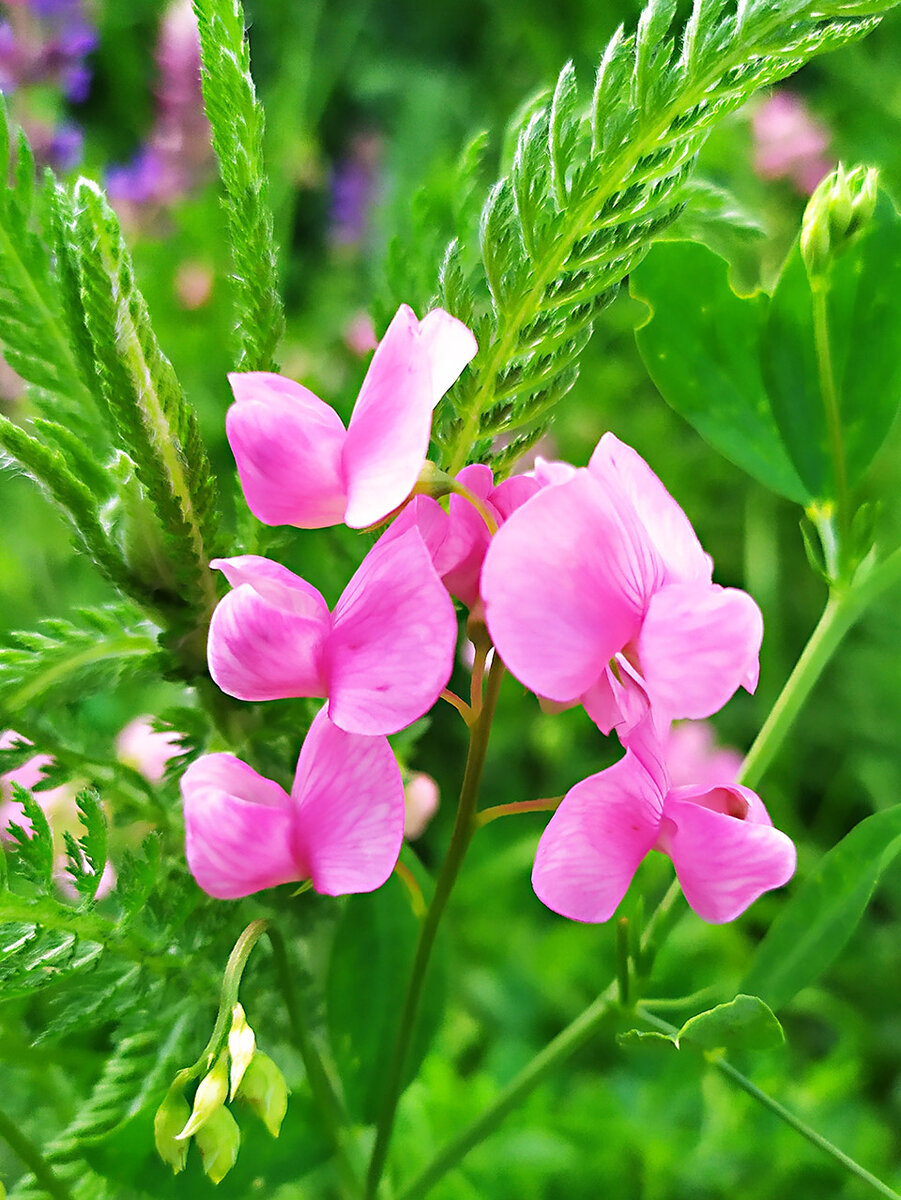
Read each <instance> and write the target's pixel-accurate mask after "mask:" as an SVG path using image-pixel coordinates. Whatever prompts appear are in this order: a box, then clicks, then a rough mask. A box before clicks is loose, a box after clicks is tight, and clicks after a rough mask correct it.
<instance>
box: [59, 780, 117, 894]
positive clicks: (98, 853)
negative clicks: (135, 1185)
mask: <svg viewBox="0 0 901 1200" xmlns="http://www.w3.org/2000/svg"><path fill="white" fill-rule="evenodd" d="M76 805H77V807H78V817H79V820H80V821H81V824H82V826H83V827H84V834H83V835H82V837H80V838H79V839H78V841H76V840H75V838H74V837H73V836H72V834H71V833H69V832H68V830H67V831H66V832H65V833H64V835H63V836H64V838H65V841H66V851H67V855H68V859H69V866H68V870H69V873H70V875H71V876H72V879H73V881H74V883H75V890H76V891H77V892H78V894H79V895H80V896H83V897H84V899H85V900H87V901H89V902H90V901H92V900H93V899H94V897H95V896H96V895H97V889H98V887H99V886H100V879H101V876H102V875H103V870H104V867H105V866H106V835H107V828H106V815H105V814H104V811H103V805H102V804H101V803H100V797H99V796H98V795H97V793H96V792H95V791H94V790H93V788H85V790H84V791H82V792H79V794H78V797H77V799H76Z"/></svg>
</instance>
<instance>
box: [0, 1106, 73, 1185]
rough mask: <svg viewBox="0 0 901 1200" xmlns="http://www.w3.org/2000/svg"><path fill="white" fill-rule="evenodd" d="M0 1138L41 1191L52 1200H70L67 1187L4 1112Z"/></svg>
mask: <svg viewBox="0 0 901 1200" xmlns="http://www.w3.org/2000/svg"><path fill="white" fill-rule="evenodd" d="M0 1137H2V1138H3V1140H4V1141H5V1142H6V1144H7V1145H8V1146H9V1147H10V1149H11V1150H12V1151H13V1153H14V1154H15V1155H16V1156H17V1157H18V1158H20V1159H21V1160H22V1162H23V1163H24V1164H25V1166H26V1167H27V1168H28V1169H29V1171H30V1172H31V1173H32V1175H33V1176H34V1177H35V1179H36V1180H37V1182H38V1183H39V1184H40V1186H41V1187H42V1188H43V1190H44V1191H45V1192H46V1193H47V1194H48V1196H52V1197H53V1200H72V1193H71V1192H70V1191H69V1188H68V1186H67V1185H66V1184H65V1183H64V1182H63V1180H62V1179H60V1178H59V1176H58V1175H56V1174H55V1173H54V1171H53V1170H52V1168H51V1166H50V1164H49V1163H48V1162H47V1160H46V1159H45V1158H44V1156H43V1155H42V1154H41V1152H40V1150H39V1149H38V1148H37V1146H36V1145H35V1144H34V1142H32V1141H31V1139H30V1138H28V1137H26V1136H25V1134H24V1133H23V1132H22V1130H21V1129H20V1128H19V1127H18V1125H16V1124H15V1122H13V1121H11V1120H10V1118H9V1117H8V1116H7V1115H6V1113H4V1112H0Z"/></svg>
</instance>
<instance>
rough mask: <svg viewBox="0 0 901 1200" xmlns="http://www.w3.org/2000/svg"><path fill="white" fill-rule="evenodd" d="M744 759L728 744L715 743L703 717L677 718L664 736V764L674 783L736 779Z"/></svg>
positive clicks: (709, 783) (710, 729) (704, 783)
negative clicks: (696, 718) (685, 719)
mask: <svg viewBox="0 0 901 1200" xmlns="http://www.w3.org/2000/svg"><path fill="white" fill-rule="evenodd" d="M742 762H743V759H742V756H741V755H740V754H739V752H738V751H737V750H734V749H733V748H732V747H731V746H718V745H717V744H716V735H715V733H714V730H713V728H712V726H711V725H709V724H708V722H706V721H680V722H679V724H678V725H673V727H672V728H671V729H670V731H669V735H668V736H667V738H666V768H667V771H668V773H669V777H670V783H672V785H673V787H680V786H682V785H683V784H695V785H697V786H699V787H700V786H701V785H704V786H710V787H713V786H715V785H716V784H722V783H735V781H736V780H737V779H738V774H739V772H740V771H741V765H742Z"/></svg>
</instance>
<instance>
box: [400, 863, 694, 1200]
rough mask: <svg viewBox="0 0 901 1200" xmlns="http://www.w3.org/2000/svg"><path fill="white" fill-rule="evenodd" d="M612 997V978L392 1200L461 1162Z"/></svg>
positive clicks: (595, 1022) (572, 1046)
mask: <svg viewBox="0 0 901 1200" xmlns="http://www.w3.org/2000/svg"><path fill="white" fill-rule="evenodd" d="M679 894H680V892H679V888H678V886H675V887H670V888H669V889H668V891H667V893H666V895H665V896H664V897H663V899H662V900H661V901H660V903H659V904H658V906H657V908H656V909H655V911H654V912H653V913H652V914H651V916H650V918H649V920H648V923H647V925H646V927H645V930H644V933H643V934H642V938H641V947H642V949H645V948H646V947H648V946H649V945H650V944H651V941H652V939H653V937H654V935H655V932H656V927H657V925H658V924H659V923H660V922H661V921H664V920H665V918H666V917H667V915H668V913H669V910H670V908H671V907H672V905H673V903H674V902H675V900H676V898H677V897H678V896H679ZM616 995H617V981H616V980H613V981H611V982H610V983H609V984H608V986H607V987H606V988H605V989H604V991H603V992H601V994H600V995H599V996H598V997H597V999H595V1000H593V1001H592V1002H591V1004H589V1005H588V1007H587V1008H586V1009H584V1010H583V1011H582V1012H581V1013H579V1015H578V1016H577V1017H576V1019H575V1020H574V1021H571V1022H570V1024H569V1025H567V1027H566V1028H565V1029H564V1030H562V1031H561V1032H560V1033H558V1034H557V1036H556V1037H555V1038H554V1040H553V1041H552V1042H549V1043H548V1044H547V1045H546V1046H545V1047H544V1048H543V1049H542V1050H539V1052H538V1053H537V1054H536V1055H535V1057H534V1058H533V1059H532V1060H531V1062H529V1063H527V1064H526V1066H525V1067H523V1069H522V1070H521V1071H520V1073H519V1074H518V1075H517V1076H516V1077H515V1078H514V1079H512V1080H511V1081H510V1083H508V1084H507V1086H506V1087H505V1088H502V1089H501V1091H500V1092H499V1093H498V1095H497V1096H496V1097H495V1099H494V1100H493V1101H492V1103H491V1104H489V1106H488V1107H487V1108H486V1109H485V1111H484V1112H483V1113H482V1114H481V1115H480V1116H478V1117H476V1119H475V1120H474V1121H472V1122H471V1123H470V1124H469V1125H467V1126H465V1128H464V1129H462V1130H461V1131H460V1133H458V1134H457V1136H456V1137H455V1138H454V1139H453V1140H452V1141H450V1142H448V1144H447V1145H446V1146H445V1147H444V1149H443V1150H440V1151H439V1152H438V1154H437V1155H436V1156H435V1158H433V1159H432V1161H431V1162H430V1163H429V1164H428V1165H427V1166H426V1167H425V1169H424V1170H423V1171H421V1172H420V1173H419V1174H418V1175H417V1176H416V1177H415V1178H414V1179H412V1180H411V1181H410V1183H408V1184H407V1186H406V1187H405V1188H403V1189H402V1190H401V1192H400V1193H399V1195H398V1196H397V1200H418V1198H419V1197H420V1196H424V1195H425V1194H426V1193H427V1192H428V1190H429V1188H431V1187H432V1186H433V1185H434V1184H436V1183H437V1182H438V1180H439V1179H441V1178H442V1177H443V1176H444V1175H446V1174H447V1172H448V1171H450V1170H452V1169H453V1168H454V1167H455V1166H456V1165H457V1164H458V1163H459V1162H461V1161H462V1160H463V1159H464V1158H465V1157H466V1155H467V1154H468V1153H469V1152H470V1150H472V1149H474V1148H475V1147H476V1146H478V1145H479V1144H480V1143H481V1142H483V1141H484V1140H485V1138H487V1137H489V1136H490V1135H491V1134H492V1133H494V1131H495V1130H496V1129H497V1128H498V1126H499V1125H500V1124H501V1123H502V1122H503V1120H504V1119H505V1118H506V1117H507V1115H508V1114H509V1113H511V1112H512V1111H513V1109H515V1108H516V1107H517V1105H519V1104H520V1103H521V1102H522V1100H524V1099H525V1097H526V1096H528V1095H529V1093H530V1092H532V1091H534V1090H535V1088H536V1087H537V1086H538V1085H539V1084H540V1083H541V1082H542V1081H543V1080H544V1079H545V1078H546V1077H547V1076H548V1075H550V1074H551V1072H552V1071H554V1070H556V1068H557V1067H558V1066H559V1065H560V1064H561V1063H562V1062H565V1061H566V1059H567V1058H569V1057H570V1056H571V1055H573V1054H574V1053H575V1052H576V1051H577V1050H578V1049H579V1047H580V1046H582V1045H584V1044H585V1042H587V1041H588V1039H589V1038H590V1037H591V1035H592V1034H593V1033H594V1032H595V1030H596V1029H597V1028H598V1026H599V1025H600V1024H601V1022H602V1021H603V1020H604V1018H605V1017H606V1016H607V1014H608V1012H609V1011H610V1006H611V1004H612V1003H614V1002H615V1000H616Z"/></svg>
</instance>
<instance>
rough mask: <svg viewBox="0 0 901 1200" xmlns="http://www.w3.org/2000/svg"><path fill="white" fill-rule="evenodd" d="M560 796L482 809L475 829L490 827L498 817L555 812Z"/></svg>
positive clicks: (515, 801) (518, 801)
mask: <svg viewBox="0 0 901 1200" xmlns="http://www.w3.org/2000/svg"><path fill="white" fill-rule="evenodd" d="M562 799H563V797H562V796H551V797H550V798H549V799H547V800H514V801H513V802H512V803H511V804H496V805H495V806H494V808H483V809H482V811H481V812H480V813H479V814H478V816H477V817H476V828H477V829H481V828H482V826H483V825H490V824H491V822H492V821H496V820H497V819H498V817H515V816H516V815H517V813H530V812H555V811H556V809H557V808H558V807H559V806H560V801H561V800H562Z"/></svg>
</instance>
